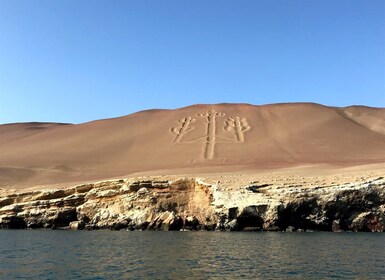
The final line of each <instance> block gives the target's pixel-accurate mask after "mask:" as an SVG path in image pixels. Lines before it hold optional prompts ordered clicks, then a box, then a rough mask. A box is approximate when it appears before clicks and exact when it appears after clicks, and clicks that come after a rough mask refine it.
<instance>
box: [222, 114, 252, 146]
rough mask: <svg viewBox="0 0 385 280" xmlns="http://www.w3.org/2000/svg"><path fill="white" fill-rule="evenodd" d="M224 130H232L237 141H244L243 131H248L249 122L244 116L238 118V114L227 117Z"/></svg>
mask: <svg viewBox="0 0 385 280" xmlns="http://www.w3.org/2000/svg"><path fill="white" fill-rule="evenodd" d="M225 129H226V131H229V132H234V133H235V134H236V135H237V140H238V142H241V143H243V142H245V137H244V136H243V132H245V131H248V130H249V129H250V126H249V124H248V123H247V121H246V118H242V119H241V118H240V117H238V116H234V117H231V118H228V119H227V121H226V126H225Z"/></svg>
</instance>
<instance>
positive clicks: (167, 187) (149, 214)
mask: <svg viewBox="0 0 385 280" xmlns="http://www.w3.org/2000/svg"><path fill="white" fill-rule="evenodd" d="M207 181H208V182H206V181H205V180H204V179H199V178H179V179H177V178H176V179H175V178H174V179H172V180H158V179H153V178H152V179H151V178H144V179H143V178H142V179H135V180H134V179H130V178H129V179H121V180H111V181H103V182H98V183H89V184H83V185H78V186H75V187H72V188H67V189H64V190H63V189H56V190H41V191H33V192H25V193H15V194H8V195H3V196H1V197H0V228H52V229H57V228H67V229H68V228H71V229H105V228H108V229H130V230H180V229H183V228H184V229H189V230H201V229H203V230H272V231H273V230H274V231H277V230H281V231H283V230H286V231H294V230H299V231H302V230H307V231H309V230H325V231H346V230H351V231H376V232H383V231H385V179H384V178H383V177H377V178H373V179H371V180H366V181H363V182H358V183H357V182H355V183H345V184H343V185H328V186H318V187H309V186H306V185H293V186H280V185H274V184H266V183H264V184H259V183H258V182H250V183H249V184H246V185H236V183H235V185H234V188H230V189H229V188H228V187H224V186H223V185H222V184H221V182H220V181H215V183H213V182H210V183H209V181H210V180H207Z"/></svg>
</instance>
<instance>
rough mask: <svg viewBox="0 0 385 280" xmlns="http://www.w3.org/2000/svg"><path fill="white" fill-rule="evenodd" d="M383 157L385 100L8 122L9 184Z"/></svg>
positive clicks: (0, 153) (379, 161) (3, 167)
mask: <svg viewBox="0 0 385 280" xmlns="http://www.w3.org/2000/svg"><path fill="white" fill-rule="evenodd" d="M384 163H385V108H369V107H363V106H353V107H346V108H335V107H326V106H322V105H318V104H310V103H293V104H273V105H263V106H254V105H248V104H218V105H194V106H189V107H185V108H181V109H176V110H149V111H142V112H138V113H134V114H131V115H128V116H124V117H120V118H114V119H105V120H98V121H94V122H89V123H83V124H76V125H74V124H55V123H17V124H4V125H0V187H1V188H3V189H4V188H16V187H17V188H20V187H25V188H27V187H28V188H30V187H32V186H38V185H40V186H44V185H52V184H56V185H59V184H68V183H77V182H84V181H92V180H102V179H109V178H114V177H121V176H131V175H132V176H139V175H173V174H206V175H208V174H218V173H221V172H224V173H232V174H234V173H242V174H247V173H250V174H256V173H261V174H262V173H266V172H275V171H276V170H278V171H279V170H282V174H284V172H286V171H285V170H291V171H290V172H295V171H293V170H299V171H300V172H306V170H311V172H312V174H313V173H314V176H317V175H318V174H316V173H317V172H318V173H322V172H326V171H325V170H336V169H341V170H346V168H348V169H349V170H353V171H354V170H355V168H356V169H357V170H359V169H364V170H368V171H370V169H371V167H370V166H375V170H377V171H378V170H380V171H381V170H385V169H384V168H383V167H384ZM361 167H362V168H361ZM317 170H318V171H317ZM316 171H317V172H316ZM377 171H376V172H377ZM309 172H310V171H309ZM328 172H330V171H328ZM349 172H350V171H349ZM380 173H381V172H380ZM266 174H267V173H266ZM215 177H217V176H215Z"/></svg>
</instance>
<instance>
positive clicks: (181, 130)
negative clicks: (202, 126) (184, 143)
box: [171, 117, 195, 143]
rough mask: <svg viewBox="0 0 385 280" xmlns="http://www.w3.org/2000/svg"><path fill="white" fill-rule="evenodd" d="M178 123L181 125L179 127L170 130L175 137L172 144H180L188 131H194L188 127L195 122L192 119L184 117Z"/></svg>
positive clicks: (191, 127)
mask: <svg viewBox="0 0 385 280" xmlns="http://www.w3.org/2000/svg"><path fill="white" fill-rule="evenodd" d="M179 122H180V123H181V124H182V126H181V127H173V128H172V129H171V130H172V132H174V133H175V134H176V137H175V138H174V143H178V142H180V140H181V139H182V137H183V136H184V135H185V134H186V133H187V132H189V131H190V130H192V129H194V127H193V126H190V124H191V123H193V122H195V119H193V118H192V117H185V118H184V119H181V120H179Z"/></svg>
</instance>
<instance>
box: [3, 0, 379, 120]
mask: <svg viewBox="0 0 385 280" xmlns="http://www.w3.org/2000/svg"><path fill="white" fill-rule="evenodd" d="M221 102H237V103H244V102H245V103H252V104H266V103H276V102H317V103H321V104H325V105H333V106H346V105H352V104H362V105H368V106H375V107H385V1H384V0H360V1H357V0H258V1H256V0H240V1H235V0H232V1H228V0H216V1H214V0H178V1H176V0H175V1H169V0H162V1H160V0H128V1H127V0H114V1H109V0H104V1H101V0H87V1H86V0H62V1H53V0H0V123H9V122H22V121H53V122H72V123H80V122H85V121H89V120H94V119H101V118H108V117H115V116H122V115H127V114H130V113H132V112H135V111H139V110H143V109H150V108H177V107H182V106H187V105H191V104H195V103H221Z"/></svg>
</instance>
